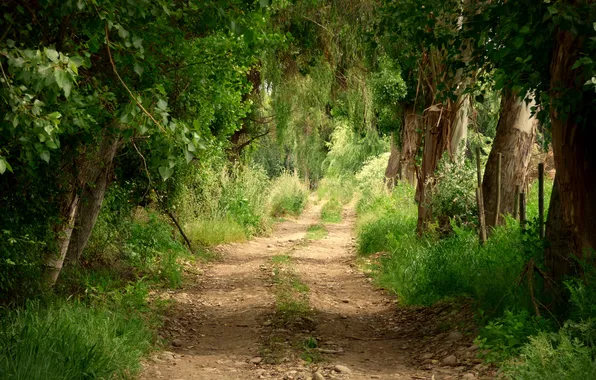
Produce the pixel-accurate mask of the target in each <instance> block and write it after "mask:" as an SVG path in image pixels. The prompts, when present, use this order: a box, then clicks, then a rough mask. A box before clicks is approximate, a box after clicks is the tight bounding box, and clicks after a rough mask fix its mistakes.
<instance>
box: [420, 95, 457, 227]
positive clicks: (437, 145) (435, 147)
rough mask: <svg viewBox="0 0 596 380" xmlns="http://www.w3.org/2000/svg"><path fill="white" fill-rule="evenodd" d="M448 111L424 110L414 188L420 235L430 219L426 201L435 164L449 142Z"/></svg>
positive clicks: (431, 108) (436, 108)
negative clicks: (420, 156) (422, 143)
mask: <svg viewBox="0 0 596 380" xmlns="http://www.w3.org/2000/svg"><path fill="white" fill-rule="evenodd" d="M449 113H450V111H449V110H448V109H447V110H446V109H444V108H443V107H438V106H435V105H433V106H431V107H429V108H428V109H427V110H426V115H425V117H424V123H425V134H424V148H423V151H422V165H421V167H420V168H419V170H418V172H417V174H418V184H417V187H416V200H417V201H418V227H417V230H418V234H422V233H423V232H424V231H425V230H426V228H427V225H428V222H429V221H430V219H431V218H432V210H431V207H430V204H429V201H430V200H429V199H427V195H428V194H427V193H428V192H429V190H430V188H431V187H432V186H434V173H435V170H436V169H437V164H438V163H439V160H440V159H441V157H442V156H443V153H444V152H445V151H446V150H448V148H449V144H450V141H451V136H449V127H450V125H451V121H452V118H451V117H449Z"/></svg>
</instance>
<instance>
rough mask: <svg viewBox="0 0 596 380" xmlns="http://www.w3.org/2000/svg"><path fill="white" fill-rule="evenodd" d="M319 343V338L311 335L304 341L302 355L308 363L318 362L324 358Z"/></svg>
mask: <svg viewBox="0 0 596 380" xmlns="http://www.w3.org/2000/svg"><path fill="white" fill-rule="evenodd" d="M318 347H319V343H318V342H317V339H316V338H314V337H312V336H309V337H306V338H304V340H303V341H302V354H301V355H300V357H301V358H302V360H304V361H305V362H306V363H318V362H320V361H321V360H323V358H322V356H321V353H320V352H319V350H318Z"/></svg>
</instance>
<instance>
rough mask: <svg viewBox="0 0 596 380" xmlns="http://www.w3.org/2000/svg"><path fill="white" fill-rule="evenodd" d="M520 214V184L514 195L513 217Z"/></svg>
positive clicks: (515, 217) (516, 187)
mask: <svg viewBox="0 0 596 380" xmlns="http://www.w3.org/2000/svg"><path fill="white" fill-rule="evenodd" d="M518 215H519V185H517V186H515V196H514V197H513V219H517V216H518Z"/></svg>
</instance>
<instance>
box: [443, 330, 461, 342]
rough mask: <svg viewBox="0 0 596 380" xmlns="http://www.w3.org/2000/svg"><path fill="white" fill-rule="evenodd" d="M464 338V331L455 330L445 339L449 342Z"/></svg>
mask: <svg viewBox="0 0 596 380" xmlns="http://www.w3.org/2000/svg"><path fill="white" fill-rule="evenodd" d="M463 338H464V335H463V334H462V333H460V332H459V331H453V332H452V333H451V334H449V335H448V336H447V338H445V340H446V341H448V342H453V341H456V340H462V339H463Z"/></svg>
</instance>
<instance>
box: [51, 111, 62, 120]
mask: <svg viewBox="0 0 596 380" xmlns="http://www.w3.org/2000/svg"><path fill="white" fill-rule="evenodd" d="M61 117H62V114H61V113H60V112H57V111H56V112H52V113H51V114H49V115H48V118H50V119H52V120H58V119H60V118H61Z"/></svg>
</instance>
